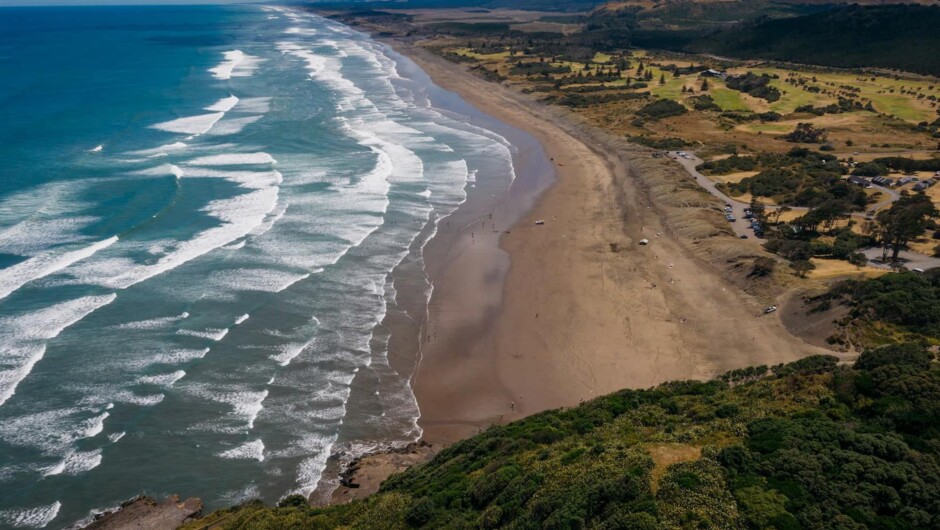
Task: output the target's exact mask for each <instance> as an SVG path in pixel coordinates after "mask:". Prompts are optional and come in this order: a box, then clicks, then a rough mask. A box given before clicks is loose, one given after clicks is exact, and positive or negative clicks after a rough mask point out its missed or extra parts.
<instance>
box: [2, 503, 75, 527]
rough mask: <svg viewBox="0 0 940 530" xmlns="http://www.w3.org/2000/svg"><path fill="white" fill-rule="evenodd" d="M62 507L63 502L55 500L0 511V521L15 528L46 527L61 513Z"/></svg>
mask: <svg viewBox="0 0 940 530" xmlns="http://www.w3.org/2000/svg"><path fill="white" fill-rule="evenodd" d="M60 508H62V503H61V502H59V501H55V502H53V503H52V504H47V505H45V506H38V507H36V508H27V509H23V510H5V511H2V512H0V521H3V522H5V523H6V524H9V525H10V526H12V527H14V528H45V527H46V525H48V524H49V523H51V522H52V520H53V519H55V518H56V516H57V515H59V509H60Z"/></svg>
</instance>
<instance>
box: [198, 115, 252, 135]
mask: <svg viewBox="0 0 940 530" xmlns="http://www.w3.org/2000/svg"><path fill="white" fill-rule="evenodd" d="M263 117H264V116H245V117H244V118H227V119H224V120H222V121H220V122H219V123H217V124H216V126H215V127H213V128H212V130H211V131H209V134H211V135H213V136H224V135H227V134H236V133H240V132H242V130H243V129H244V128H245V127H247V126H249V125H251V124H252V123H255V122H256V121H258V120H260V119H261V118H263Z"/></svg>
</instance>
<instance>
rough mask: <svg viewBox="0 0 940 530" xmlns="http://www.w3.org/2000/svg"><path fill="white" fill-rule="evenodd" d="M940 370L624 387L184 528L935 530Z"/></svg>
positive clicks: (904, 358) (889, 356) (916, 355)
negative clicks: (388, 471) (341, 484)
mask: <svg viewBox="0 0 940 530" xmlns="http://www.w3.org/2000/svg"><path fill="white" fill-rule="evenodd" d="M938 507H940V366H938V363H937V361H936V358H935V356H934V354H932V353H930V351H928V350H927V349H926V347H925V346H921V345H918V344H903V345H895V346H889V347H886V348H882V349H878V350H873V351H869V352H866V353H864V354H862V356H861V357H860V358H859V360H858V361H857V362H856V364H855V366H854V367H847V366H839V365H838V364H837V359H836V358H835V357H809V358H806V359H803V360H801V361H797V362H796V363H792V364H789V365H781V366H777V367H774V368H773V369H772V370H768V369H767V367H758V368H753V369H743V370H736V371H734V372H730V373H729V374H726V376H723V377H722V378H721V379H718V380H714V381H710V382H690V381H687V382H675V383H667V384H664V385H661V386H659V387H657V388H654V389H650V390H624V391H621V392H618V393H615V394H611V395H608V396H604V397H600V398H598V399H595V400H593V401H590V402H588V403H585V404H583V405H581V406H579V407H575V408H572V409H567V410H554V411H548V412H544V413H541V414H536V415H534V416H531V417H529V418H526V419H524V420H521V421H517V422H514V423H511V424H508V425H503V426H494V427H492V428H490V429H489V430H487V431H485V432H484V433H482V434H480V435H477V436H474V437H472V438H470V439H467V440H464V441H462V442H459V443H457V444H455V445H453V446H451V447H449V448H447V449H445V450H443V451H442V452H441V453H439V454H438V455H437V456H436V457H435V458H434V459H433V460H432V461H431V462H429V463H427V464H423V465H419V466H417V467H414V468H412V469H410V470H408V471H406V472H405V473H403V474H401V475H397V476H393V477H392V478H390V479H389V480H387V481H386V482H385V483H384V484H383V485H382V489H381V491H380V492H379V493H377V494H375V495H373V496H371V497H369V498H368V499H366V500H364V501H354V502H353V503H350V504H346V505H342V506H334V507H331V508H325V509H324V508H311V507H309V506H307V505H306V500H305V499H304V498H303V497H301V496H293V497H288V498H286V499H284V500H283V501H282V502H281V507H278V508H271V507H266V506H264V505H263V504H261V503H258V502H254V503H246V504H244V505H241V506H238V507H235V508H232V509H229V510H222V511H219V512H215V513H212V514H209V515H208V516H206V517H205V518H204V519H201V520H197V521H195V522H194V523H192V524H190V525H187V526H184V527H183V528H184V529H185V530H196V529H200V530H202V529H205V528H216V529H231V530H234V529H246V530H247V529H252V530H282V529H294V528H297V529H300V528H311V529H332V528H344V529H376V530H390V529H401V530H407V529H409V528H425V529H438V528H447V529H467V530H469V529H495V528H507V529H516V530H528V529H532V530H536V529H551V530H567V529H571V530H574V529H585V530H587V529H594V530H660V529H663V530H684V529H689V530H692V529H697V530H745V529H755V530H756V529H766V530H772V529H776V530H799V529H801V528H802V529H844V530H862V529H866V528H869V529H885V530H887V529H897V530H900V529H920V528H923V529H927V528H938V527H940V509H938Z"/></svg>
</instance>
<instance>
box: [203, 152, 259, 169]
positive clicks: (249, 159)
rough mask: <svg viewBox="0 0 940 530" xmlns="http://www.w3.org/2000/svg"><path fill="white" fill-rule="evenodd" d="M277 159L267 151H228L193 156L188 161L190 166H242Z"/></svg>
mask: <svg viewBox="0 0 940 530" xmlns="http://www.w3.org/2000/svg"><path fill="white" fill-rule="evenodd" d="M276 163H277V160H274V158H273V157H272V156H271V155H269V154H268V153H264V152H258V153H228V154H222V155H209V156H201V157H198V158H194V159H193V160H190V161H189V165H191V166H243V165H259V164H276Z"/></svg>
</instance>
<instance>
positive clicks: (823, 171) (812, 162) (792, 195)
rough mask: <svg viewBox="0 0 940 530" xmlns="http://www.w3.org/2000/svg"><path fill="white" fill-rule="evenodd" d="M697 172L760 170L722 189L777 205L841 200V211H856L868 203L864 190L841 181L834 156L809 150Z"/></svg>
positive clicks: (710, 165)
mask: <svg viewBox="0 0 940 530" xmlns="http://www.w3.org/2000/svg"><path fill="white" fill-rule="evenodd" d="M701 169H702V170H703V171H704V172H706V173H711V174H726V173H731V172H734V171H756V170H759V171H760V172H759V173H758V174H756V175H754V176H753V177H747V178H744V179H741V180H740V181H738V182H736V183H731V184H727V185H724V186H722V187H724V188H725V189H727V190H728V191H729V192H730V193H731V194H733V195H738V194H741V193H750V194H752V195H754V196H756V197H768V198H771V199H773V200H774V202H776V203H777V204H788V205H794V206H808V207H819V206H821V205H823V204H825V203H829V202H832V201H841V202H843V203H844V204H845V208H844V211H851V210H860V209H863V208H864V207H865V206H866V205H867V204H868V196H867V195H865V192H864V190H862V189H860V188H859V187H858V186H853V185H852V184H849V183H848V182H846V181H845V179H843V178H842V175H843V172H844V169H843V167H842V164H840V163H839V161H838V160H837V159H836V157H834V156H832V155H828V154H825V153H820V152H817V151H810V150H809V149H801V148H797V149H792V150H791V151H790V152H789V153H787V154H785V155H777V154H770V153H766V154H762V155H758V156H743V157H742V156H732V157H730V158H727V159H725V160H718V161H715V162H707V163H705V164H703V165H702V166H701Z"/></svg>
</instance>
